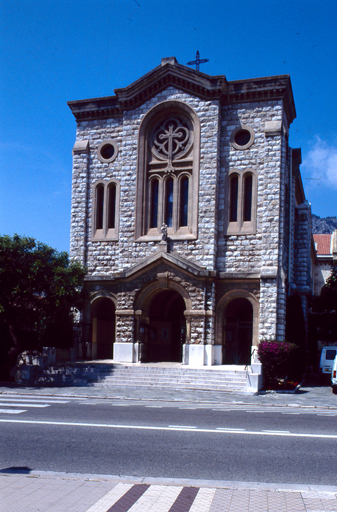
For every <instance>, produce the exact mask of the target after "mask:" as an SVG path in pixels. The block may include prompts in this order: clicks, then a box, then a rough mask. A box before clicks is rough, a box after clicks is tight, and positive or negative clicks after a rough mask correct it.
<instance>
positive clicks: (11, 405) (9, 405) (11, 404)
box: [0, 400, 50, 409]
mask: <svg viewBox="0 0 337 512" xmlns="http://www.w3.org/2000/svg"><path fill="white" fill-rule="evenodd" d="M0 405H6V406H7V407H34V408H38V409H43V408H44V407H50V405H48V404H17V403H16V404H13V403H9V404H8V403H5V404H2V403H1V400H0Z"/></svg>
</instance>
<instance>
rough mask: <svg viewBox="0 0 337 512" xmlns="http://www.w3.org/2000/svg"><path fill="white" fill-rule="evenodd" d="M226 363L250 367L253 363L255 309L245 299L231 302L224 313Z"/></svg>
mask: <svg viewBox="0 0 337 512" xmlns="http://www.w3.org/2000/svg"><path fill="white" fill-rule="evenodd" d="M223 326H224V337H223V339H224V363H225V364H239V365H248V364H250V362H251V347H252V338H253V307H252V305H251V303H250V302H249V301H248V300H247V299H244V298H238V299H234V300H232V301H230V302H229V304H228V305H227V307H226V309H225V312H224V323H223Z"/></svg>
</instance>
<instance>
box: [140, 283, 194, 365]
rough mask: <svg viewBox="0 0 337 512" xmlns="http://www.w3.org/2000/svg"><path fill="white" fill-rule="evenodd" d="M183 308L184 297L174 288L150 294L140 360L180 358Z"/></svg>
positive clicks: (183, 330)
mask: <svg viewBox="0 0 337 512" xmlns="http://www.w3.org/2000/svg"><path fill="white" fill-rule="evenodd" d="M185 309H186V307H185V302H184V299H183V298H182V296H181V295H180V294H179V293H178V292H176V291H174V290H163V291H160V292H159V293H156V294H155V295H154V296H153V297H152V299H151V302H150V305H149V310H148V311H149V317H148V318H149V323H148V329H147V336H146V340H145V347H144V350H143V353H142V361H144V362H145V361H146V362H160V361H171V362H181V360H182V344H183V343H184V341H185V331H186V321H185V317H184V311H185Z"/></svg>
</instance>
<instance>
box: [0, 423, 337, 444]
mask: <svg viewBox="0 0 337 512" xmlns="http://www.w3.org/2000/svg"><path fill="white" fill-rule="evenodd" d="M0 423H22V424H23V425H52V426H66V427H91V428H92V427H94V428H111V429H121V430H153V431H166V432H175V431H176V432H196V433H199V434H200V433H202V434H238V435H249V436H280V437H303V438H306V437H307V438H311V439H312V438H316V439H337V434H310V433H307V434H297V433H295V432H277V431H272V432H262V431H256V430H244V431H243V430H240V431H238V430H234V429H231V430H217V429H210V428H195V427H194V428H191V427H186V426H181V427H179V426H171V427H151V426H147V425H116V424H108V423H73V422H68V421H34V420H13V419H0Z"/></svg>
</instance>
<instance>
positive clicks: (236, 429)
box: [216, 427, 246, 432]
mask: <svg viewBox="0 0 337 512" xmlns="http://www.w3.org/2000/svg"><path fill="white" fill-rule="evenodd" d="M216 430H230V431H233V430H235V432H244V431H245V430H246V429H245V428H229V427H228V428H227V427H217V428H216Z"/></svg>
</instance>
